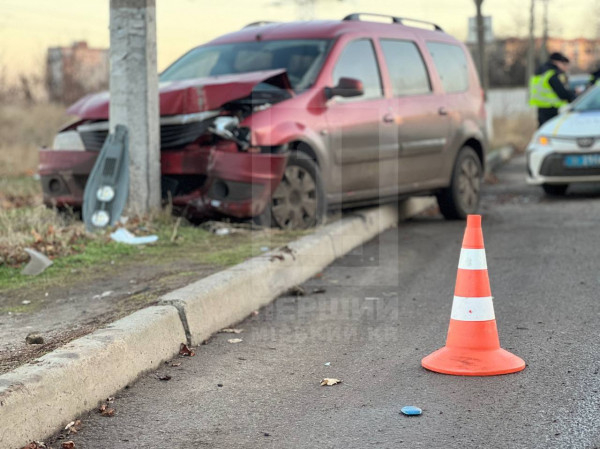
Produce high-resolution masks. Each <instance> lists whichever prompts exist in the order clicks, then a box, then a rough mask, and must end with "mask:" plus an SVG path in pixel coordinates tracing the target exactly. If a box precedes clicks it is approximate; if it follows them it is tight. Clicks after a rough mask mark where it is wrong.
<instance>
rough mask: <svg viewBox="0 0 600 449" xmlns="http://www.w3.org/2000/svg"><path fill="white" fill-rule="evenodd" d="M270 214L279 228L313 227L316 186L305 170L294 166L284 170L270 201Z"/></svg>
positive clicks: (315, 215) (315, 207) (315, 211)
mask: <svg viewBox="0 0 600 449" xmlns="http://www.w3.org/2000/svg"><path fill="white" fill-rule="evenodd" d="M271 212H272V215H273V219H274V220H275V221H276V223H277V225H278V226H279V227H281V228H288V229H292V228H293V229H306V228H309V227H311V226H314V224H315V223H316V218H317V185H316V183H315V180H314V179H313V177H312V176H311V174H310V173H309V172H308V171H307V170H305V169H304V168H302V167H298V166H296V165H291V166H289V167H287V168H286V169H285V173H284V174H283V178H282V179H281V182H280V183H279V186H278V187H277V189H276V190H275V193H273V197H272V199H271Z"/></svg>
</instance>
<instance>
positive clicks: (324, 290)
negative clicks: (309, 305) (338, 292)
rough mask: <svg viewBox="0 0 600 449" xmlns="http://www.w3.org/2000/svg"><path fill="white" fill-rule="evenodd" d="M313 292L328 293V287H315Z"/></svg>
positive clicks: (316, 293) (315, 293) (317, 293)
mask: <svg viewBox="0 0 600 449" xmlns="http://www.w3.org/2000/svg"><path fill="white" fill-rule="evenodd" d="M311 293H312V294H313V295H320V294H322V293H327V289H325V288H324V287H317V288H313V290H312V292H311Z"/></svg>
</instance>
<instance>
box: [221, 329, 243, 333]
mask: <svg viewBox="0 0 600 449" xmlns="http://www.w3.org/2000/svg"><path fill="white" fill-rule="evenodd" d="M219 332H220V333H223V334H241V333H242V332H244V329H234V328H232V327H226V328H225V329H221V330H220V331H219Z"/></svg>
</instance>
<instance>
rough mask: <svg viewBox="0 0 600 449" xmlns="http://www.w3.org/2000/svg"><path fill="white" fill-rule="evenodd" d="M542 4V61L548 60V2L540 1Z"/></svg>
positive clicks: (547, 0)
mask: <svg viewBox="0 0 600 449" xmlns="http://www.w3.org/2000/svg"><path fill="white" fill-rule="evenodd" d="M542 3H543V4H544V32H543V34H542V51H541V56H542V61H545V60H546V59H548V4H549V3H550V0H542Z"/></svg>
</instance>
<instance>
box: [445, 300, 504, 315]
mask: <svg viewBox="0 0 600 449" xmlns="http://www.w3.org/2000/svg"><path fill="white" fill-rule="evenodd" d="M450 317H451V318H452V319H453V320H459V321H488V320H495V319H496V316H495V315H494V303H493V302H492V297H491V296H486V297H483V298H463V297H462V296H455V297H454V301H453V302H452V313H451V315H450Z"/></svg>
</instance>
